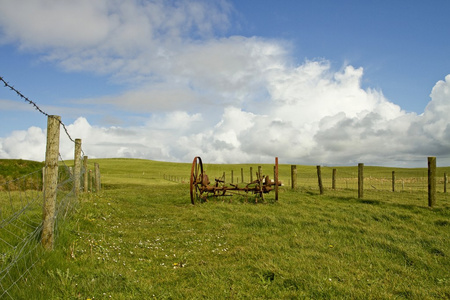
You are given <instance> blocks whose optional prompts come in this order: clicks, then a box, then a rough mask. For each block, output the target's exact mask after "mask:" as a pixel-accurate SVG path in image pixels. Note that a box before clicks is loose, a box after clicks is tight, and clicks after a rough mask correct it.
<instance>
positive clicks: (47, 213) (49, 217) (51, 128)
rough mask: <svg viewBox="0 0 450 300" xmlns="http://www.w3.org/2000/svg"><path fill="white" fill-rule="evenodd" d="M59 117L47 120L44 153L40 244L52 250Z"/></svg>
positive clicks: (51, 117)
mask: <svg viewBox="0 0 450 300" xmlns="http://www.w3.org/2000/svg"><path fill="white" fill-rule="evenodd" d="M60 124H61V117H60V116H48V118H47V149H46V152H45V175H44V181H45V183H44V205H43V226H42V238H41V243H42V246H43V247H44V249H46V250H53V243H54V235H53V233H54V225H55V206H56V192H57V188H58V155H59V131H60Z"/></svg>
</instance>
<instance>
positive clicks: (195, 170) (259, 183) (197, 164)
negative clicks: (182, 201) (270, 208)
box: [189, 156, 280, 204]
mask: <svg viewBox="0 0 450 300" xmlns="http://www.w3.org/2000/svg"><path fill="white" fill-rule="evenodd" d="M274 177H275V179H274V180H271V179H270V178H269V176H268V175H262V174H258V173H257V174H256V180H254V181H252V182H250V183H241V184H233V183H228V184H227V183H225V180H224V178H223V177H222V178H215V180H214V181H215V182H214V184H211V182H210V180H209V177H208V175H206V173H205V171H204V170H203V163H202V159H201V158H200V156H196V157H195V158H194V161H193V162H192V168H191V179H190V185H189V187H190V194H191V203H192V204H195V203H196V202H205V201H207V198H208V197H210V196H213V197H221V196H231V195H233V194H243V195H248V193H251V194H254V195H256V202H257V201H258V198H260V199H262V200H264V194H267V193H269V192H270V191H272V190H275V200H278V186H279V185H280V182H279V181H278V157H276V158H275V169H274Z"/></svg>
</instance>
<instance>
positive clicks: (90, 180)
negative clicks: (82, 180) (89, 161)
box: [89, 170, 94, 193]
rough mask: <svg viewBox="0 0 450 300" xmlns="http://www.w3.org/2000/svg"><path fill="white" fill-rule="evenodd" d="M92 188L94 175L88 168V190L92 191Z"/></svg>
mask: <svg viewBox="0 0 450 300" xmlns="http://www.w3.org/2000/svg"><path fill="white" fill-rule="evenodd" d="M93 189H94V176H92V170H89V191H90V192H91V193H92V192H93Z"/></svg>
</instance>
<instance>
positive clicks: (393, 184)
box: [392, 171, 395, 192]
mask: <svg viewBox="0 0 450 300" xmlns="http://www.w3.org/2000/svg"><path fill="white" fill-rule="evenodd" d="M392 191H393V192H395V171H392Z"/></svg>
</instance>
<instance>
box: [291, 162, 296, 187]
mask: <svg viewBox="0 0 450 300" xmlns="http://www.w3.org/2000/svg"><path fill="white" fill-rule="evenodd" d="M296 186H297V166H296V165H291V188H292V189H295V188H296Z"/></svg>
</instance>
